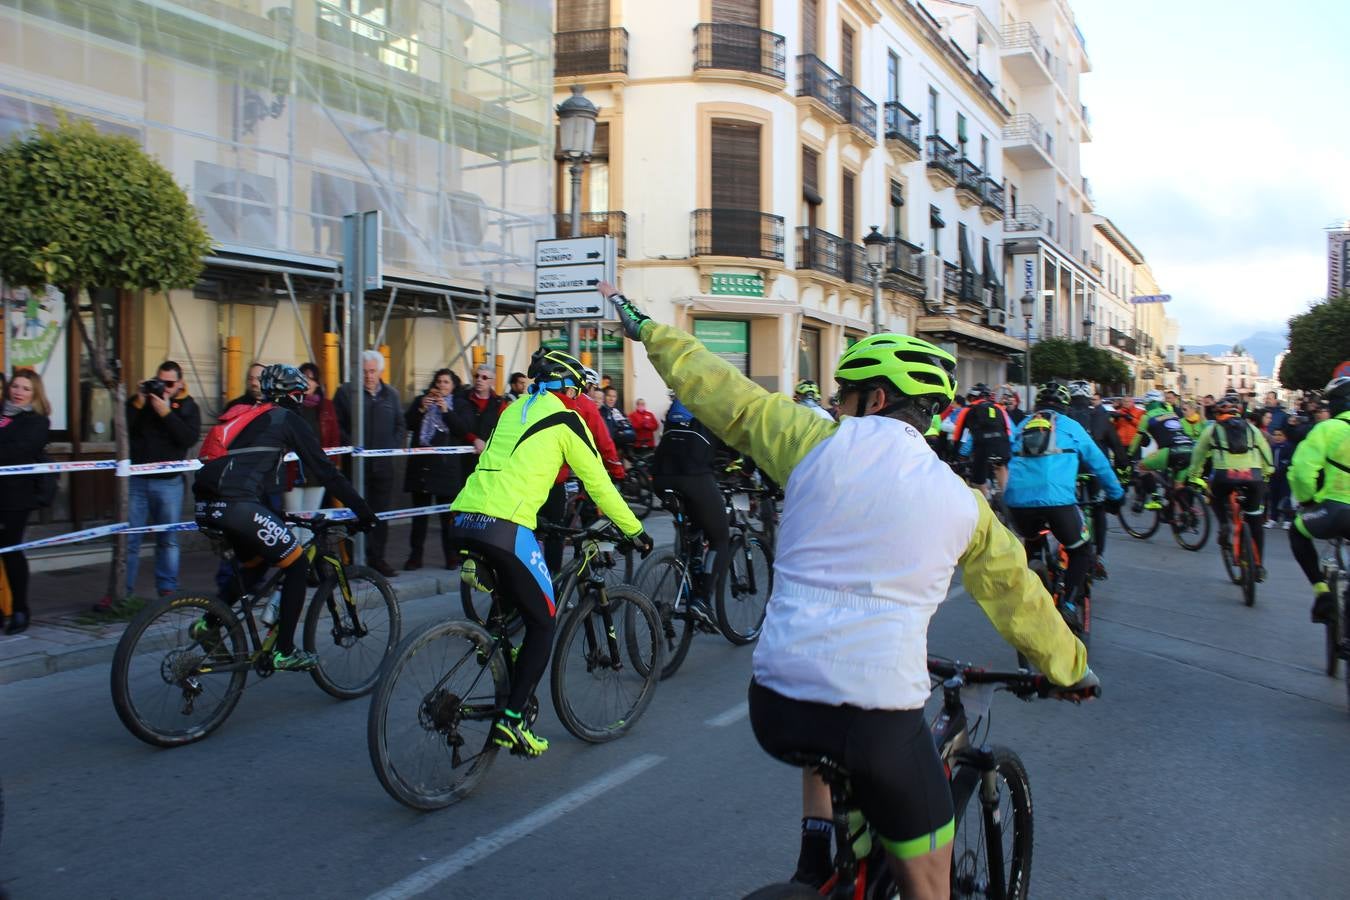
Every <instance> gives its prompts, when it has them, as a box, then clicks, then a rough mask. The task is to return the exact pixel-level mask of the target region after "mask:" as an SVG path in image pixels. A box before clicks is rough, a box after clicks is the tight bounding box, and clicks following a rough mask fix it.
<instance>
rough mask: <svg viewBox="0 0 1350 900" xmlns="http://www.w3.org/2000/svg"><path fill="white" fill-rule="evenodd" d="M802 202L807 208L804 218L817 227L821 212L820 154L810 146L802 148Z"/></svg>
mask: <svg viewBox="0 0 1350 900" xmlns="http://www.w3.org/2000/svg"><path fill="white" fill-rule="evenodd" d="M802 202H803V203H804V204H805V206H806V209H805V211H804V215H803V216H802V218H803V219H804V220H805V222H806V224H807V225H808V226H809V227H811V228H815V227H817V225H818V224H819V223H818V222H817V216H818V214H819V213H820V202H821V197H820V154H819V153H817V152H816V151H814V150H812V149H811V148H810V147H803V148H802Z"/></svg>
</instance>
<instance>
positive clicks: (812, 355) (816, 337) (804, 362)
mask: <svg viewBox="0 0 1350 900" xmlns="http://www.w3.org/2000/svg"><path fill="white" fill-rule="evenodd" d="M797 380H798V381H819V380H820V331H819V329H816V328H803V329H802V330H801V336H800V337H799V338H798V339H797Z"/></svg>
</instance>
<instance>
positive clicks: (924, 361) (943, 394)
mask: <svg viewBox="0 0 1350 900" xmlns="http://www.w3.org/2000/svg"><path fill="white" fill-rule="evenodd" d="M834 377H835V380H836V381H839V382H840V383H842V384H859V383H862V382H867V381H874V380H876V379H879V378H884V379H886V380H887V381H889V382H890V383H891V384H893V385H895V389H896V390H898V391H899V392H900V393H901V394H904V395H905V396H906V397H911V398H914V399H916V400H922V401H925V403H924V405H925V406H928V407H931V411H932V412H937V411H938V410H940V409H942V408H943V407H945V406H947V405H948V404H949V403H951V402H952V397H954V396H956V357H954V356H952V355H951V354H950V353H948V352H947V351H946V350H943V349H942V348H941V347H937V346H934V345H933V344H930V343H928V342H927V341H921V340H919V339H918V338H915V337H910V336H909V335H907V334H873V335H868V336H867V337H865V338H863V339H862V340H860V341H858V342H857V343H856V344H854V345H853V346H852V347H849V348H848V349H847V350H845V351H844V355H843V356H841V357H839V365H838V366H836V367H835V371H834Z"/></svg>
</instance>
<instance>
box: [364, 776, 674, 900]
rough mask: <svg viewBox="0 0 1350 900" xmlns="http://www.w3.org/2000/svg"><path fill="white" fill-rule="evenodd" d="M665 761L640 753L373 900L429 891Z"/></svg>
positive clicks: (401, 898) (397, 899)
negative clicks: (607, 772)
mask: <svg viewBox="0 0 1350 900" xmlns="http://www.w3.org/2000/svg"><path fill="white" fill-rule="evenodd" d="M664 761H665V757H664V756H657V755H655V754H653V753H648V754H644V755H643V756H639V757H638V758H636V759H634V760H632V761H631V762H629V763H627V764H626V765H623V766H620V767H619V768H617V769H615V770H614V771H613V772H610V773H609V774H607V775H605V776H603V777H601V778H597V779H596V780H594V781H592V782H590V783H589V784H584V785H582V786H581V787H579V788H577V789H576V790H575V791H572V792H571V793H570V794H564V795H563V796H561V797H559V798H558V799H557V800H554V801H553V802H552V803H550V804H548V805H547V806H544V807H541V808H540V809H538V810H535V811H534V812H532V813H530V814H529V815H528V816H526V817H525V818H523V819H518V820H517V821H515V822H512V823H510V824H509V825H503V826H502V827H501V828H498V829H497V830H496V831H494V832H492V833H491V834H489V835H484V836H483V837H480V838H478V839H477V840H475V841H474V842H473V843H472V844H470V845H469V846H467V847H465V848H464V849H463V850H460V851H459V852H458V853H453V854H451V855H450V856H447V857H446V858H445V859H443V860H441V861H440V862H438V863H433V864H432V865H430V866H427V867H426V868H425V869H422V870H421V871H419V872H414V873H413V874H411V875H409V876H408V877H407V878H405V879H403V880H402V881H399V882H397V883H395V884H393V885H390V886H389V887H388V888H386V889H385V890H383V891H381V892H380V893H378V894H372V895H371V897H370V900H404V898H406V897H416V896H417V895H418V894H421V893H423V892H425V891H429V890H431V889H432V888H434V887H435V886H436V885H438V884H440V883H441V882H442V881H445V880H446V879H447V878H450V877H451V876H453V875H455V874H456V873H458V872H460V871H461V870H463V869H466V868H468V867H469V866H471V865H473V864H474V863H476V862H479V861H481V860H483V859H486V858H487V857H489V856H491V855H492V854H494V853H496V852H497V851H498V850H501V849H502V848H503V847H506V846H508V845H509V844H512V843H515V842H516V841H518V840H520V839H521V838H523V837H525V836H526V835H528V834H531V833H532V832H535V831H538V830H539V829H541V828H543V827H544V826H545V825H548V824H549V823H550V822H552V821H554V820H555V819H559V818H561V817H563V816H565V815H567V814H568V813H569V812H571V811H572V810H574V809H576V808H577V807H579V806H583V805H585V804H586V803H589V802H590V801H592V800H594V799H595V798H596V797H599V796H600V795H601V794H604V793H607V792H608V791H610V790H613V789H614V788H616V787H618V786H619V785H621V784H623V783H624V782H626V781H630V780H632V779H634V778H636V777H637V776H639V775H641V774H642V773H643V772H645V771H647V770H648V769H650V768H651V767H652V766H654V765H656V764H658V763H661V762H664Z"/></svg>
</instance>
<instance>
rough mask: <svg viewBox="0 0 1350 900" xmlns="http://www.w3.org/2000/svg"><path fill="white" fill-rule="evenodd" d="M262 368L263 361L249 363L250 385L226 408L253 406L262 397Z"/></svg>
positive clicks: (227, 404) (226, 405)
mask: <svg viewBox="0 0 1350 900" xmlns="http://www.w3.org/2000/svg"><path fill="white" fill-rule="evenodd" d="M311 365H312V363H311ZM262 370H263V364H262V363H260V362H254V363H249V367H248V376H247V377H248V387H246V388H245V389H244V392H243V393H242V394H240V395H239V396H238V397H235V398H234V399H233V400H231V401H230V402H229V403H226V404H225V409H229V408H230V407H231V406H239V405H240V404H244V405H247V406H252V405H253V404H255V403H257V402H258V401H259V400H261V399H262V382H261V381H259V379H260V378H261V377H262ZM224 411H225V410H224V409H223V410H221V412H224Z"/></svg>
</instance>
